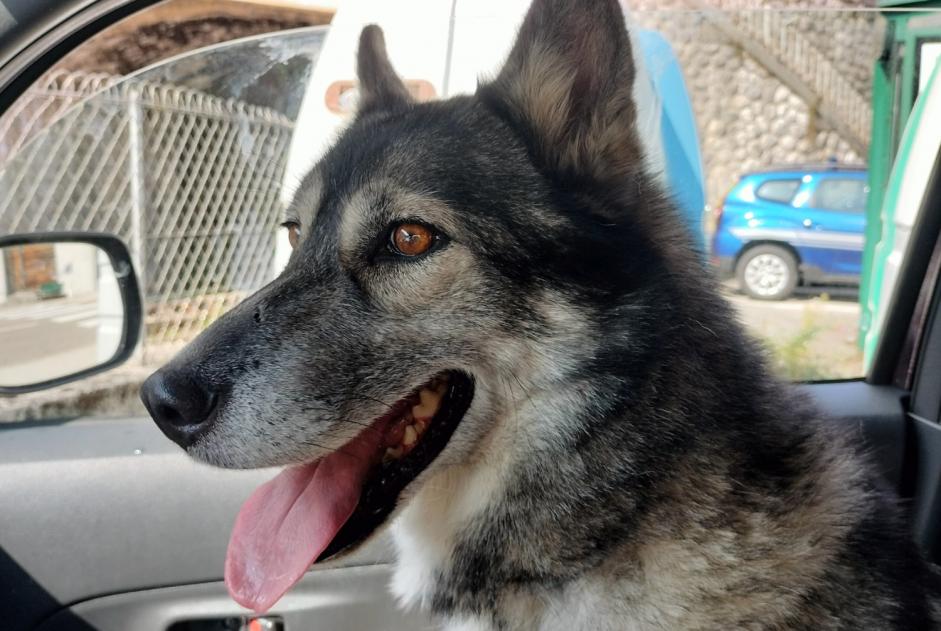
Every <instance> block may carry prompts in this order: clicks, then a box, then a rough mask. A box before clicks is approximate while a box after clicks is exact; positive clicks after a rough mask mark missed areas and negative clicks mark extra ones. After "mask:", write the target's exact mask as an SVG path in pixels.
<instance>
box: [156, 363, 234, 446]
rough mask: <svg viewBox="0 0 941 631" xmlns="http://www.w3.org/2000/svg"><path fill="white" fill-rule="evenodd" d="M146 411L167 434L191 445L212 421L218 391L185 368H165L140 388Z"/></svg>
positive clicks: (174, 440)
mask: <svg viewBox="0 0 941 631" xmlns="http://www.w3.org/2000/svg"><path fill="white" fill-rule="evenodd" d="M140 397H141V400H142V401H143V402H144V406H146V407H147V411H148V412H150V415H151V416H152V417H153V418H154V420H155V421H157V425H158V426H159V427H160V429H161V430H162V431H163V433H164V434H166V435H167V437H168V438H169V439H170V440H172V441H173V442H175V443H177V444H178V445H180V446H181V447H189V446H190V445H192V444H193V443H194V442H195V441H196V439H197V438H198V437H199V435H200V434H202V433H203V432H204V431H205V430H206V429H207V428H208V427H209V425H210V423H209V419H210V416H211V415H212V411H213V409H214V408H215V407H216V399H217V397H216V395H215V394H214V393H213V392H211V391H210V390H209V389H208V388H207V387H206V386H204V385H203V384H202V383H200V381H199V380H198V379H196V378H195V377H194V376H193V375H190V374H188V373H187V372H185V371H180V370H173V369H170V368H166V367H165V368H162V369H160V370H158V371H157V372H155V373H154V374H152V375H151V376H150V377H148V378H147V380H146V381H145V382H144V384H143V385H142V386H141V391H140Z"/></svg>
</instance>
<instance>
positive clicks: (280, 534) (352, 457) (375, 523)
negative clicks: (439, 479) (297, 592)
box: [225, 371, 474, 612]
mask: <svg viewBox="0 0 941 631" xmlns="http://www.w3.org/2000/svg"><path fill="white" fill-rule="evenodd" d="M473 395H474V384H473V381H472V380H471V379H470V377H468V376H467V375H466V374H464V373H461V372H456V371H449V372H445V373H442V374H440V375H438V376H436V377H434V378H433V379H431V380H430V381H429V382H428V383H426V384H425V385H424V386H422V387H421V388H418V389H416V390H415V391H414V392H412V393H411V394H410V395H409V396H407V397H404V398H403V399H401V400H400V401H398V402H397V403H396V404H395V405H393V406H392V407H391V409H390V411H389V412H387V413H386V414H384V415H383V416H381V417H379V418H377V419H375V420H374V421H372V422H371V423H369V425H368V426H366V427H365V428H364V429H363V430H362V431H361V432H360V433H359V435H357V436H356V437H355V438H354V439H353V440H351V441H349V442H348V443H346V444H345V445H344V446H343V447H340V448H339V449H338V450H336V451H335V452H333V453H331V454H329V455H327V456H324V457H323V458H321V459H319V460H317V461H316V462H312V463H309V464H305V465H299V466H295V467H289V468H287V469H285V470H284V471H283V472H281V473H280V474H279V475H278V476H277V477H275V478H274V479H273V480H271V481H270V482H267V483H266V484H264V485H262V486H261V487H259V488H258V489H257V490H256V491H255V493H253V494H252V496H251V497H250V498H249V499H248V501H246V502H245V504H244V506H243V507H242V510H241V511H240V512H239V515H238V517H237V518H236V521H235V527H234V528H233V530H232V537H231V539H230V540H229V549H228V553H227V555H226V562H225V582H226V586H227V587H228V590H229V593H230V594H231V596H232V598H233V599H235V601H236V602H238V603H239V604H240V605H243V606H245V607H248V608H249V609H253V610H255V611H258V612H264V611H267V610H268V609H269V608H270V607H271V606H272V605H273V604H274V603H275V602H277V601H278V599H280V598H281V596H283V595H284V593H285V592H287V590H288V589H290V588H291V586H292V585H294V583H296V582H297V581H298V580H300V578H301V577H302V576H303V575H304V573H305V572H306V571H307V569H308V568H309V567H310V565H311V563H314V562H317V561H323V560H326V559H329V558H335V557H336V556H338V555H341V554H343V553H346V552H350V551H352V550H353V549H354V548H356V547H357V546H358V545H359V544H360V543H362V542H363V541H365V540H366V539H367V538H368V537H369V536H370V535H371V534H372V533H373V532H375V530H376V529H377V528H378V527H379V526H380V525H382V523H383V522H384V521H385V520H386V519H387V518H388V516H389V514H390V513H392V511H393V510H395V506H396V502H397V500H398V498H399V495H400V494H401V493H402V491H403V490H404V489H405V487H406V486H408V484H409V483H411V482H412V480H414V479H415V478H416V477H418V475H419V474H420V473H421V472H422V471H424V470H425V469H426V468H427V467H428V466H429V465H430V464H431V463H432V461H434V459H435V458H436V457H437V456H438V454H440V453H441V451H442V450H443V449H444V447H445V446H446V445H447V443H448V440H450V438H451V435H452V434H453V433H454V430H455V428H456V427H457V425H458V423H459V422H460V421H461V419H462V418H463V417H464V414H465V412H467V408H468V407H469V406H470V402H471V399H472V398H473Z"/></svg>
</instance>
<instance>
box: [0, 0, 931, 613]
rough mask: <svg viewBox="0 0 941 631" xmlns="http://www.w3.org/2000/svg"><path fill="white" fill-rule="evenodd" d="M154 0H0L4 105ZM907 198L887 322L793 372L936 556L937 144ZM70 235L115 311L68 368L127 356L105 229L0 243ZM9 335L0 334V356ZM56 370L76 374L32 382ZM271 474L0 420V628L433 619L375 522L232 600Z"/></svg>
mask: <svg viewBox="0 0 941 631" xmlns="http://www.w3.org/2000/svg"><path fill="white" fill-rule="evenodd" d="M152 4H155V3H153V2H148V1H146V0H136V1H126V0H99V1H88V0H60V1H55V0H3V2H0V25H3V24H4V19H5V18H4V15H5V14H8V15H9V16H11V17H10V18H7V19H8V21H9V23H11V24H15V27H11V28H9V29H7V30H4V29H3V28H0V115H2V113H3V112H4V111H6V110H7V109H8V108H10V107H12V106H13V104H14V103H16V102H17V100H18V99H19V98H21V97H22V96H23V95H24V94H26V93H27V91H28V90H29V88H30V86H31V85H33V84H34V83H35V82H36V81H37V80H38V79H39V78H40V77H41V76H42V75H43V73H45V72H47V71H48V70H49V69H50V68H51V67H53V66H54V65H55V64H56V62H57V61H58V60H60V59H61V58H63V56H65V55H66V54H68V53H69V52H70V51H73V50H75V49H76V48H77V47H78V46H80V45H81V44H82V43H83V42H84V41H86V40H88V39H89V38H90V37H92V36H93V35H95V34H97V33H100V32H102V31H104V30H105V29H107V28H108V27H109V26H111V25H114V24H116V23H118V22H119V21H120V20H122V19H123V18H125V17H127V16H129V15H132V14H134V13H136V12H138V11H141V10H143V9H145V8H146V7H148V6H149V5H152ZM317 37H321V38H322V37H323V34H322V33H321V34H320V35H317ZM298 41H300V40H298ZM318 41H319V40H318ZM154 76H156V75H154ZM5 194H6V193H4V192H3V191H2V190H0V197H3V196H4V195H5ZM0 204H2V201H0ZM920 205H921V207H920V209H919V210H918V212H917V214H916V216H917V220H916V223H915V225H914V227H913V229H912V232H911V238H910V241H909V244H908V251H907V254H906V256H905V258H904V261H903V262H902V264H901V268H900V270H899V275H898V279H897V282H896V285H895V290H894V292H893V293H892V294H891V298H890V299H889V300H888V303H887V304H886V305H883V307H882V308H883V309H884V310H885V324H884V326H883V329H882V331H883V332H882V335H881V338H880V340H879V343H878V346H877V349H876V352H875V355H874V356H873V358H872V361H871V365H870V366H869V369H868V372H867V374H866V375H865V376H864V377H862V378H855V379H840V380H834V381H820V382H813V381H807V382H803V383H798V384H797V385H796V386H795V387H797V388H800V389H801V390H803V391H804V392H805V393H806V394H807V395H808V396H809V397H812V398H813V399H814V400H815V401H816V402H817V403H818V404H819V405H820V406H821V408H822V409H823V410H824V411H825V412H826V414H827V417H828V420H829V421H830V422H832V423H834V424H836V425H839V426H841V427H843V428H844V429H845V431H846V432H848V433H852V434H856V435H859V436H860V437H861V439H862V440H863V442H864V444H865V446H866V449H867V451H868V452H869V453H870V455H871V458H872V460H873V461H874V462H875V463H876V464H877V466H878V468H879V471H880V472H881V474H882V476H883V479H884V483H885V484H886V485H887V486H888V487H890V488H892V489H894V491H895V492H897V493H898V496H899V498H900V502H901V503H902V504H903V506H904V507H905V508H906V510H907V511H908V512H909V513H910V515H911V518H912V524H913V533H912V534H913V537H914V538H915V540H916V541H917V543H918V544H919V545H920V546H921V548H922V549H923V550H924V552H925V554H926V555H927V556H928V557H929V558H930V559H931V560H933V561H935V562H941V154H936V155H935V159H934V164H933V167H932V168H931V174H930V177H929V179H928V186H927V188H926V190H925V193H924V196H923V197H922V199H921V201H920ZM96 239H97V240H96ZM72 241H76V242H86V243H90V244H91V245H96V247H99V248H101V251H102V252H104V254H100V255H99V256H100V258H99V259H98V261H99V264H102V263H101V261H106V262H107V261H110V264H111V266H112V267H113V268H114V269H115V270H116V274H117V278H118V280H117V281H116V282H117V283H118V289H117V290H116V291H118V293H119V294H120V299H119V300H118V303H119V304H122V305H123V308H122V313H121V316H120V317H122V318H124V322H125V323H126V325H125V327H124V329H123V331H124V336H123V337H122V338H121V339H119V340H117V341H116V342H115V348H116V349H117V350H115V351H113V352H110V351H109V353H108V356H109V358H110V360H109V361H108V362H104V363H102V364H98V365H96V366H94V367H92V368H89V369H88V370H87V371H85V372H83V373H82V375H84V376H90V375H92V374H95V373H102V371H107V370H108V369H109V368H111V367H113V366H116V365H118V364H121V363H123V362H124V361H125V360H127V359H128V357H130V356H132V355H133V353H134V350H135V347H136V346H137V344H138V339H137V335H138V332H139V331H142V330H143V331H144V332H145V333H146V330H147V329H146V327H147V324H146V322H147V317H148V313H147V312H142V311H141V302H140V300H141V298H140V294H142V293H144V292H145V291H146V287H147V283H148V282H151V280H152V279H141V278H137V279H136V280H135V276H134V271H133V269H132V268H133V264H132V257H131V256H130V255H128V254H127V251H126V250H124V249H122V248H124V246H123V245H121V244H120V242H119V243H118V245H117V246H114V245H113V244H110V242H109V241H108V240H107V235H100V234H97V233H96V234H91V233H88V234H85V235H82V234H81V233H80V231H77V230H73V231H69V232H68V233H58V232H49V231H47V232H45V233H44V231H43V229H42V227H38V228H37V229H36V230H35V231H34V232H33V233H32V234H31V235H24V234H22V233H17V234H6V233H5V232H4V225H3V224H2V223H0V248H7V247H10V248H12V247H14V246H22V245H24V244H35V243H52V242H57V243H62V242H72ZM103 244H104V245H103ZM138 283H139V284H140V287H138V286H137V284H138ZM54 290H55V289H54V288H53V289H51V290H50V291H54ZM129 332H130V333H129ZM7 352H10V351H6V350H5V349H3V348H0V362H3V361H4V360H3V357H4V355H5V353H7ZM2 374H3V373H2V370H0V375H2ZM66 381H74V378H73V377H71V376H69V377H65V376H63V378H62V379H59V378H58V377H53V378H51V379H48V380H46V383H45V384H41V385H45V386H56V385H60V384H64V383H65V382H66ZM37 389H38V388H36V387H33V386H26V387H19V386H16V385H14V386H10V387H3V388H0V395H16V394H18V393H21V392H26V391H27V390H37ZM130 396H132V397H133V396H135V395H134V394H133V393H132V394H131V395H130ZM50 409H53V410H54V408H50ZM272 473H273V471H272V470H253V471H237V472H234V471H222V470H218V469H213V468H211V467H208V466H204V465H201V464H198V463H196V462H194V461H192V460H190V459H189V458H188V457H187V456H186V454H185V453H183V452H182V451H181V450H180V449H179V448H178V447H176V446H175V445H173V444H172V443H171V442H169V441H168V440H167V439H166V438H165V437H164V436H163V435H162V434H161V433H160V431H159V430H158V428H157V427H156V426H155V425H154V423H153V422H152V420H151V419H150V418H149V417H147V416H145V415H143V414H141V415H138V416H129V415H127V416H118V417H109V418H95V417H78V418H76V417H75V416H74V415H71V414H69V413H64V414H62V415H61V416H57V415H56V414H55V413H54V412H47V413H46V414H45V415H44V418H41V419H33V420H17V421H15V422H0V621H2V622H0V627H2V628H4V629H13V630H20V629H24V630H25V629H41V630H44V631H50V630H59V629H61V630H71V629H80V630H81V629H88V630H91V629H102V630H125V629H154V630H161V631H163V630H172V631H209V630H222V629H280V630H288V631H290V630H292V629H293V630H299V629H307V630H314V629H316V630H320V629H322V630H335V629H390V630H391V629H419V628H432V627H431V624H432V621H431V620H429V619H427V618H426V617H425V616H423V615H422V614H419V613H414V612H402V611H400V610H399V609H398V608H397V607H396V604H395V602H394V601H393V599H392V597H391V595H390V594H389V593H388V591H387V584H388V582H389V580H390V567H389V563H390V561H391V548H390V546H389V543H388V542H387V541H386V539H385V538H384V537H382V536H380V537H378V538H376V539H375V540H373V541H371V542H370V543H369V545H368V546H366V547H365V549H363V550H361V551H360V552H358V553H357V554H355V555H353V556H351V557H349V558H345V559H343V560H342V561H340V562H335V563H330V564H327V565H325V566H317V567H316V568H314V569H312V570H311V571H309V572H308V573H307V574H306V576H305V578H304V579H303V580H302V581H301V582H300V583H299V584H298V586H297V587H296V588H295V589H294V590H292V591H291V592H290V593H289V594H288V595H287V596H286V597H285V598H284V599H283V600H281V601H280V602H279V603H278V605H277V606H275V607H274V608H273V609H272V610H271V612H269V613H268V614H266V615H264V616H261V617H255V616H253V615H251V614H250V613H249V612H247V611H245V610H243V609H242V608H240V607H239V606H238V605H236V604H235V603H234V602H233V601H231V600H230V598H229V597H228V595H227V592H226V588H225V586H224V584H223V582H222V570H223V559H224V556H225V548H226V543H227V539H228V533H229V530H230V528H231V526H232V521H233V519H234V516H235V514H236V512H237V510H238V508H239V506H240V505H241V503H242V502H243V501H244V500H245V498H246V497H248V495H249V494H250V493H251V491H252V489H254V488H255V487H256V486H258V485H259V484H260V483H261V482H262V481H264V480H266V479H267V478H269V477H271V475H272ZM250 625H255V626H250Z"/></svg>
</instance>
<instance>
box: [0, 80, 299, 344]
mask: <svg viewBox="0 0 941 631" xmlns="http://www.w3.org/2000/svg"><path fill="white" fill-rule="evenodd" d="M292 131H293V122H292V121H291V120H290V119H288V118H286V117H285V116H283V115H282V114H280V113H278V112H275V111H273V110H270V109H267V108H263V107H258V106H253V105H247V104H245V103H242V102H240V101H236V100H232V99H223V98H219V97H215V96H210V95H207V94H204V93H201V92H198V91H195V90H191V89H187V88H181V87H178V86H173V85H166V84H159V83H152V82H145V81H139V80H134V79H121V78H118V77H111V76H108V75H91V74H85V73H79V72H62V71H60V72H56V73H53V74H50V75H49V76H48V77H47V78H46V79H45V80H43V81H41V82H39V83H38V84H36V85H34V86H33V87H31V88H30V89H29V91H28V92H27V93H26V94H25V95H23V96H22V97H21V98H20V99H19V100H18V101H17V102H16V103H15V104H14V106H13V108H12V109H11V110H9V111H8V112H7V113H6V114H5V115H4V117H3V119H2V120H0V190H2V191H3V195H2V196H0V234H12V233H25V232H50V231H82V232H107V233H111V234H115V235H118V236H120V237H121V238H122V239H123V240H124V241H125V243H127V244H128V246H129V247H130V249H131V252H132V255H133V257H134V260H135V263H136V267H137V273H138V276H139V280H140V283H141V287H142V291H143V293H144V305H145V313H146V320H145V322H146V324H145V326H146V331H145V335H144V342H143V346H144V361H145V362H147V361H148V360H149V359H151V360H153V361H159V360H160V359H161V358H162V357H163V356H164V355H165V353H164V352H163V350H165V349H166V348H168V347H172V346H175V345H177V344H178V343H181V342H185V341H187V340H189V339H192V338H193V337H195V335H196V334H197V333H199V331H201V330H202V329H203V328H205V326H207V325H208V324H209V322H211V321H212V320H213V319H215V318H216V317H218V316H219V315H220V314H221V313H223V312H224V311H225V310H226V309H228V308H229V307H231V306H232V305H233V304H235V303H237V302H238V301H239V300H240V299H241V298H242V297H243V296H244V295H246V294H247V293H249V292H251V291H253V290H254V289H256V288H258V287H259V286H261V285H262V284H263V283H265V282H266V281H267V280H268V279H270V278H271V276H272V274H273V271H274V270H273V266H274V251H275V237H276V231H277V228H278V224H279V223H280V221H281V210H282V208H281V192H282V178H283V174H284V168H285V162H286V160H287V156H288V148H289V143H290V140H291V134H292Z"/></svg>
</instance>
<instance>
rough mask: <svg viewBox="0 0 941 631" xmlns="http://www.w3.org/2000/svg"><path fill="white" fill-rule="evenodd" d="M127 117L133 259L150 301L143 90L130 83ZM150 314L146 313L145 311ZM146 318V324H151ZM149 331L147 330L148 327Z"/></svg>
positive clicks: (143, 349)
mask: <svg viewBox="0 0 941 631" xmlns="http://www.w3.org/2000/svg"><path fill="white" fill-rule="evenodd" d="M127 121H128V153H129V158H130V159H129V160H128V166H127V168H128V170H129V173H128V175H129V180H130V188H131V244H130V246H131V248H130V249H131V259H132V260H133V262H134V269H135V270H136V271H137V282H138V287H140V289H141V294H142V298H143V299H144V303H145V305H146V303H147V269H146V267H145V260H144V236H143V227H142V224H141V222H142V221H143V214H144V204H145V202H146V200H145V191H146V187H145V182H144V177H145V175H144V173H145V170H144V141H143V140H144V139H143V136H144V117H143V112H142V111H141V98H140V90H139V89H138V88H137V87H136V86H134V85H131V86H129V89H128V94H127ZM145 316H146V313H145ZM146 322H147V319H146V317H145V318H144V327H145V328H146V326H147V324H146ZM145 333H146V331H145ZM146 355H147V335H146V334H145V335H142V336H141V353H140V356H141V357H142V358H143V359H144V361H146Z"/></svg>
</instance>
